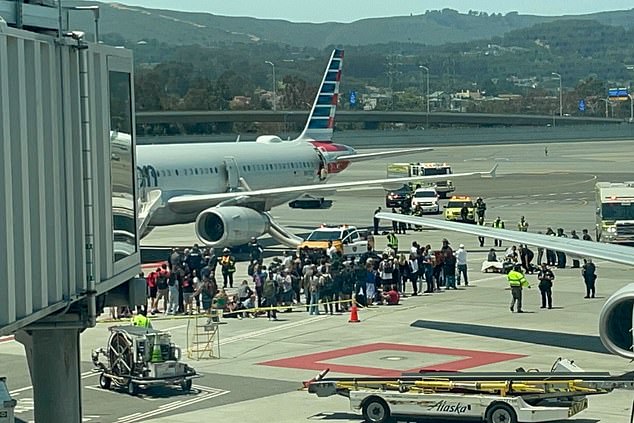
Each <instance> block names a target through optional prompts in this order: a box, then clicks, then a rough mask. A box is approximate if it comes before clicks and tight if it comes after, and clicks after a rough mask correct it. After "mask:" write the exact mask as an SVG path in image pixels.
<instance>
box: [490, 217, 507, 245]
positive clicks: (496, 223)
mask: <svg viewBox="0 0 634 423" xmlns="http://www.w3.org/2000/svg"><path fill="white" fill-rule="evenodd" d="M493 227H494V228H498V229H504V221H503V220H502V219H501V218H500V216H498V217H497V218H496V219H495V220H494V221H493ZM495 246H496V247H501V246H502V240H501V239H496V240H495Z"/></svg>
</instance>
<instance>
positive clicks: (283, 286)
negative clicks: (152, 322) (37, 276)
mask: <svg viewBox="0 0 634 423" xmlns="http://www.w3.org/2000/svg"><path fill="white" fill-rule="evenodd" d="M387 242H388V246H387V247H386V248H385V249H384V250H383V251H380V252H378V251H375V250H374V248H373V246H372V245H369V246H368V249H367V251H365V252H364V253H363V254H361V255H360V256H358V257H344V256H343V254H342V253H341V251H338V250H337V249H336V248H329V249H326V250H309V249H306V250H302V251H299V252H297V253H296V252H291V251H286V252H284V254H283V256H282V257H281V258H277V257H276V258H273V259H271V261H270V262H269V263H265V262H264V259H263V257H262V252H263V249H262V247H261V246H260V245H259V244H258V243H257V240H255V239H252V241H251V243H250V247H249V248H250V254H249V256H250V260H249V264H248V268H247V274H248V279H244V280H242V281H241V282H240V284H239V285H238V286H236V288H234V287H233V274H234V273H235V271H236V266H235V263H236V260H235V258H234V257H233V255H232V254H231V251H230V250H229V249H224V250H223V252H222V255H221V256H219V257H218V256H216V254H215V251H214V249H208V248H200V247H199V246H198V245H194V246H193V247H192V248H191V249H189V248H186V249H184V250H182V251H180V250H178V249H176V248H174V249H173V250H172V252H171V254H170V256H169V258H168V259H167V260H166V261H165V262H164V263H163V264H161V265H160V266H158V267H157V268H156V269H155V270H153V271H151V272H149V273H148V274H147V275H145V279H146V281H147V286H148V297H149V298H148V304H147V307H146V308H144V309H143V314H144V315H145V314H146V313H147V314H151V315H157V314H163V315H175V314H185V315H187V314H196V313H211V312H212V310H223V315H224V316H225V317H236V318H239V319H241V318H244V317H246V316H249V317H252V318H255V317H257V316H260V315H262V316H263V315H266V316H267V317H268V318H269V319H270V320H276V319H277V313H278V312H279V311H286V310H290V309H291V308H292V307H298V306H299V307H301V308H302V309H303V308H305V310H306V311H308V313H309V314H310V315H318V314H321V313H326V314H331V315H332V314H334V313H341V312H347V311H348V310H349V307H350V305H351V303H352V301H353V298H354V301H356V304H358V305H361V306H367V305H379V304H386V305H395V304H399V302H400V299H401V298H402V297H403V296H405V295H413V296H416V295H419V293H423V292H424V293H433V292H437V291H438V290H441V289H443V288H445V289H457V288H456V287H457V285H460V284H461V283H464V285H468V283H469V280H468V274H467V253H466V250H465V249H464V245H460V247H459V248H458V249H457V250H455V251H454V250H453V249H452V247H451V246H450V243H449V241H448V240H446V239H445V240H443V242H442V246H441V248H439V249H437V250H433V249H432V247H431V245H429V244H428V245H425V246H421V245H419V244H418V243H417V242H416V241H414V242H412V245H411V247H410V248H409V251H407V252H404V251H400V250H399V248H398V238H397V237H396V235H395V234H394V233H391V232H390V233H388V235H387ZM220 277H222V279H220ZM220 281H222V284H220Z"/></svg>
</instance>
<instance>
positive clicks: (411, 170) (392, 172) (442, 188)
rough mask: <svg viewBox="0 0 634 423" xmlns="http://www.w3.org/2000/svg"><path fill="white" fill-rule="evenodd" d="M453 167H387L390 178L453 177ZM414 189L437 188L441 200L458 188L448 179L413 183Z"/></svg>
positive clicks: (433, 164)
mask: <svg viewBox="0 0 634 423" xmlns="http://www.w3.org/2000/svg"><path fill="white" fill-rule="evenodd" d="M451 174H452V172H451V166H449V165H448V164H447V163H422V162H421V163H390V164H388V165H387V177H388V178H402V177H412V178H415V177H417V176H423V177H425V176H439V175H451ZM411 185H412V188H414V189H415V188H420V187H422V186H430V187H433V188H436V191H437V192H438V195H440V197H441V198H447V197H448V196H449V194H451V193H452V192H454V191H455V190H456V187H455V186H454V185H453V182H451V181H450V180H448V179H444V180H438V181H433V182H429V183H426V182H423V181H413V182H411Z"/></svg>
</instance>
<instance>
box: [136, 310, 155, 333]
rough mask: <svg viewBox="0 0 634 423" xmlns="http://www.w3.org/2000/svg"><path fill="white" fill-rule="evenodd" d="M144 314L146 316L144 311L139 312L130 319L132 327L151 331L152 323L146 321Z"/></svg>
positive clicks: (148, 320)
mask: <svg viewBox="0 0 634 423" xmlns="http://www.w3.org/2000/svg"><path fill="white" fill-rule="evenodd" d="M145 314H146V313H145V311H141V312H140V313H139V314H137V315H136V316H134V317H132V320H131V323H132V324H133V325H134V326H138V327H140V328H147V329H151V328H152V323H151V322H150V319H148V318H147V316H146V315H145Z"/></svg>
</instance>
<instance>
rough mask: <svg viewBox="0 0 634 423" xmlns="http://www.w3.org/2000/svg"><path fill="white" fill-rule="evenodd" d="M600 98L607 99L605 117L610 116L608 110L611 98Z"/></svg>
mask: <svg viewBox="0 0 634 423" xmlns="http://www.w3.org/2000/svg"><path fill="white" fill-rule="evenodd" d="M599 100H601V101H605V117H606V118H607V117H610V116H609V112H608V105H609V104H610V98H609V97H608V98H600V99H599Z"/></svg>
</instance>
